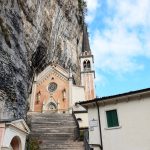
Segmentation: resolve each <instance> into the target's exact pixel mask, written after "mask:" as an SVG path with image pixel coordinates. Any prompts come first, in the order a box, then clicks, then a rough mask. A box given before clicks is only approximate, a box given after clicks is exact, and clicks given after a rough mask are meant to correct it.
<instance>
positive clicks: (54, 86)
mask: <svg viewBox="0 0 150 150" xmlns="http://www.w3.org/2000/svg"><path fill="white" fill-rule="evenodd" d="M56 89H57V84H56V83H55V82H51V83H50V84H49V86H48V90H49V92H54V91H55V90H56Z"/></svg>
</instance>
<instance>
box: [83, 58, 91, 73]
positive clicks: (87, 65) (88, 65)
mask: <svg viewBox="0 0 150 150" xmlns="http://www.w3.org/2000/svg"><path fill="white" fill-rule="evenodd" d="M83 68H84V71H90V70H91V63H90V61H89V60H85V61H84V62H83Z"/></svg>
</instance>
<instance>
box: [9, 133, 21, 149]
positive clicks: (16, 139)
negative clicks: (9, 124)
mask: <svg viewBox="0 0 150 150" xmlns="http://www.w3.org/2000/svg"><path fill="white" fill-rule="evenodd" d="M10 149H11V150H22V148H21V140H20V138H19V137H18V136H15V137H13V139H12V140H11V143H10Z"/></svg>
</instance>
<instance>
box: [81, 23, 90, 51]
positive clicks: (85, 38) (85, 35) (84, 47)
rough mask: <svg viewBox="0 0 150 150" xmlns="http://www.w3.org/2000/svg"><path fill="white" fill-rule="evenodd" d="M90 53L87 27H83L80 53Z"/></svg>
mask: <svg viewBox="0 0 150 150" xmlns="http://www.w3.org/2000/svg"><path fill="white" fill-rule="evenodd" d="M85 51H87V52H91V49H90V44H89V35H88V31H87V25H84V29H83V44H82V52H85Z"/></svg>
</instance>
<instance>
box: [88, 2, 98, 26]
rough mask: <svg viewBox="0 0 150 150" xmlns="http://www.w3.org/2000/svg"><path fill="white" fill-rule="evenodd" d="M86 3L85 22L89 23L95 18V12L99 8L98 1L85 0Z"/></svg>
mask: <svg viewBox="0 0 150 150" xmlns="http://www.w3.org/2000/svg"><path fill="white" fill-rule="evenodd" d="M85 1H86V3H87V8H88V14H87V16H86V21H87V22H88V23H91V22H92V21H93V20H94V19H95V16H96V10H97V9H98V7H100V0H85Z"/></svg>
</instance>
